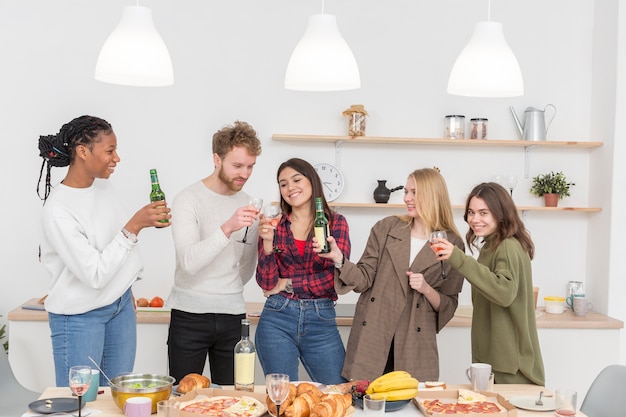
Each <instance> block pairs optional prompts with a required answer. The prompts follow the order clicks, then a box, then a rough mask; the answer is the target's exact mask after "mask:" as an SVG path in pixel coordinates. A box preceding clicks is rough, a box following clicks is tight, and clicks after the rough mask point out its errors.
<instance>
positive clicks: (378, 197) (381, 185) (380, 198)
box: [374, 180, 404, 204]
mask: <svg viewBox="0 0 626 417" xmlns="http://www.w3.org/2000/svg"><path fill="white" fill-rule="evenodd" d="M377 181H378V186H377V187H376V188H375V189H374V201H375V202H377V203H381V204H384V203H386V202H387V201H389V197H390V196H391V193H393V192H394V191H398V190H401V189H403V188H404V186H402V185H400V186H398V187H395V188H392V189H391V190H390V189H389V188H387V185H386V184H387V180H377Z"/></svg>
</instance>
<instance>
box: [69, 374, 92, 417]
mask: <svg viewBox="0 0 626 417" xmlns="http://www.w3.org/2000/svg"><path fill="white" fill-rule="evenodd" d="M69 383H70V388H71V389H72V392H73V393H74V394H76V396H77V397H78V417H81V408H82V405H83V404H82V402H83V394H84V393H86V392H87V390H88V389H89V385H91V368H90V367H88V366H72V367H71V368H70V375H69Z"/></svg>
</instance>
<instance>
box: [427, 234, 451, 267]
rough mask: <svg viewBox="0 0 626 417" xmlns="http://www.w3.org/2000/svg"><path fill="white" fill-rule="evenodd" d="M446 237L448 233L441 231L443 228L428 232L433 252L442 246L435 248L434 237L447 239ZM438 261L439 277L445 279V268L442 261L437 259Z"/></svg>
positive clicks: (436, 251)
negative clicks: (439, 266) (439, 267)
mask: <svg viewBox="0 0 626 417" xmlns="http://www.w3.org/2000/svg"><path fill="white" fill-rule="evenodd" d="M447 238H448V234H447V233H446V232H445V231H443V230H435V231H434V232H432V233H431V234H430V239H429V242H430V248H431V249H432V250H433V251H434V252H435V253H438V252H439V251H441V250H442V248H437V247H436V246H435V245H437V243H436V242H435V241H434V240H435V239H447ZM439 263H440V264H441V278H442V279H446V278H447V276H446V270H445V268H444V266H443V261H439Z"/></svg>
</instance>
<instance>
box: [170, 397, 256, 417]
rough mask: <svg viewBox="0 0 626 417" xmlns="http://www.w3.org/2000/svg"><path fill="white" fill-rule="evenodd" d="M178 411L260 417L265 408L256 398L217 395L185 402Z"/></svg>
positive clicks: (222, 416) (231, 416) (225, 416)
mask: <svg viewBox="0 0 626 417" xmlns="http://www.w3.org/2000/svg"><path fill="white" fill-rule="evenodd" d="M180 410H181V411H186V412H188V413H196V414H203V415H205V416H215V417H260V416H262V415H263V414H265V413H266V412H267V407H266V406H265V404H263V403H262V402H261V401H259V400H257V399H256V398H252V397H246V396H242V397H231V396H226V395H219V396H215V397H204V398H201V397H196V398H195V399H193V400H191V401H185V402H183V403H181V405H180Z"/></svg>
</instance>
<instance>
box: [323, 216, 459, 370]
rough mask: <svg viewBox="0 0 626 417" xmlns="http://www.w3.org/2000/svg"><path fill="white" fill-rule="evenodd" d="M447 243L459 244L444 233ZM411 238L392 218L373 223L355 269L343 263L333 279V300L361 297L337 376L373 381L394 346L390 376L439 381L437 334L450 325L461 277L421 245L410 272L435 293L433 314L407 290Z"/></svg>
mask: <svg viewBox="0 0 626 417" xmlns="http://www.w3.org/2000/svg"><path fill="white" fill-rule="evenodd" d="M448 240H450V242H452V243H454V244H455V245H456V246H458V247H459V248H461V249H464V245H463V241H462V240H461V238H460V237H458V236H456V235H455V234H453V233H451V232H448ZM410 245H411V235H410V229H409V227H408V225H407V223H406V222H405V221H403V220H401V219H399V218H398V217H396V216H392V217H387V218H385V219H383V220H380V221H379V222H377V223H376V224H375V225H374V227H373V228H372V230H371V232H370V236H369V239H368V241H367V246H366V248H365V251H364V252H363V256H362V257H361V259H360V260H359V262H358V263H357V264H354V263H352V262H349V261H346V263H345V264H344V266H343V267H342V268H341V269H340V270H339V271H338V272H337V273H336V274H335V290H336V291H337V293H338V294H346V293H348V292H349V291H355V292H358V293H361V296H360V297H359V300H358V302H357V305H356V312H355V315H354V321H353V323H352V329H351V330H350V337H349V339H348V345H347V349H346V359H345V362H344V366H343V372H342V376H343V377H344V378H347V379H348V380H351V379H368V380H373V379H374V378H376V377H378V376H380V375H381V374H382V373H383V371H384V369H385V365H386V363H387V357H388V354H389V349H390V347H391V342H392V340H393V341H394V361H395V362H394V365H395V370H404V371H408V372H409V373H411V375H413V376H414V377H415V378H417V379H418V380H420V381H437V380H438V379H439V354H438V351H437V333H438V332H439V331H440V330H441V329H442V328H443V327H444V326H445V325H446V323H448V321H450V319H451V318H452V317H453V316H454V312H455V310H456V307H457V305H458V293H459V292H460V291H461V287H462V286H463V276H462V275H460V274H459V273H458V272H457V271H456V270H455V269H453V268H451V267H450V265H448V264H447V263H446V262H444V266H445V270H446V274H447V278H446V279H445V280H444V279H443V278H442V275H441V265H440V264H439V260H437V258H436V256H435V253H434V252H433V251H432V249H431V248H430V245H429V244H428V243H426V244H425V245H424V247H423V248H422V249H421V250H420V251H419V253H418V254H417V256H416V257H415V260H414V261H413V263H412V264H411V267H410V270H411V271H412V272H416V273H422V274H424V278H425V279H426V281H427V282H428V284H429V285H430V286H431V287H433V288H434V289H436V290H437V291H439V293H440V295H441V304H440V307H439V312H436V311H434V310H433V308H432V306H431V305H430V303H429V302H428V301H427V300H426V297H424V296H423V295H422V294H421V293H419V292H417V291H416V290H413V289H412V288H411V287H410V286H409V279H408V276H407V274H406V272H407V270H409V256H410Z"/></svg>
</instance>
